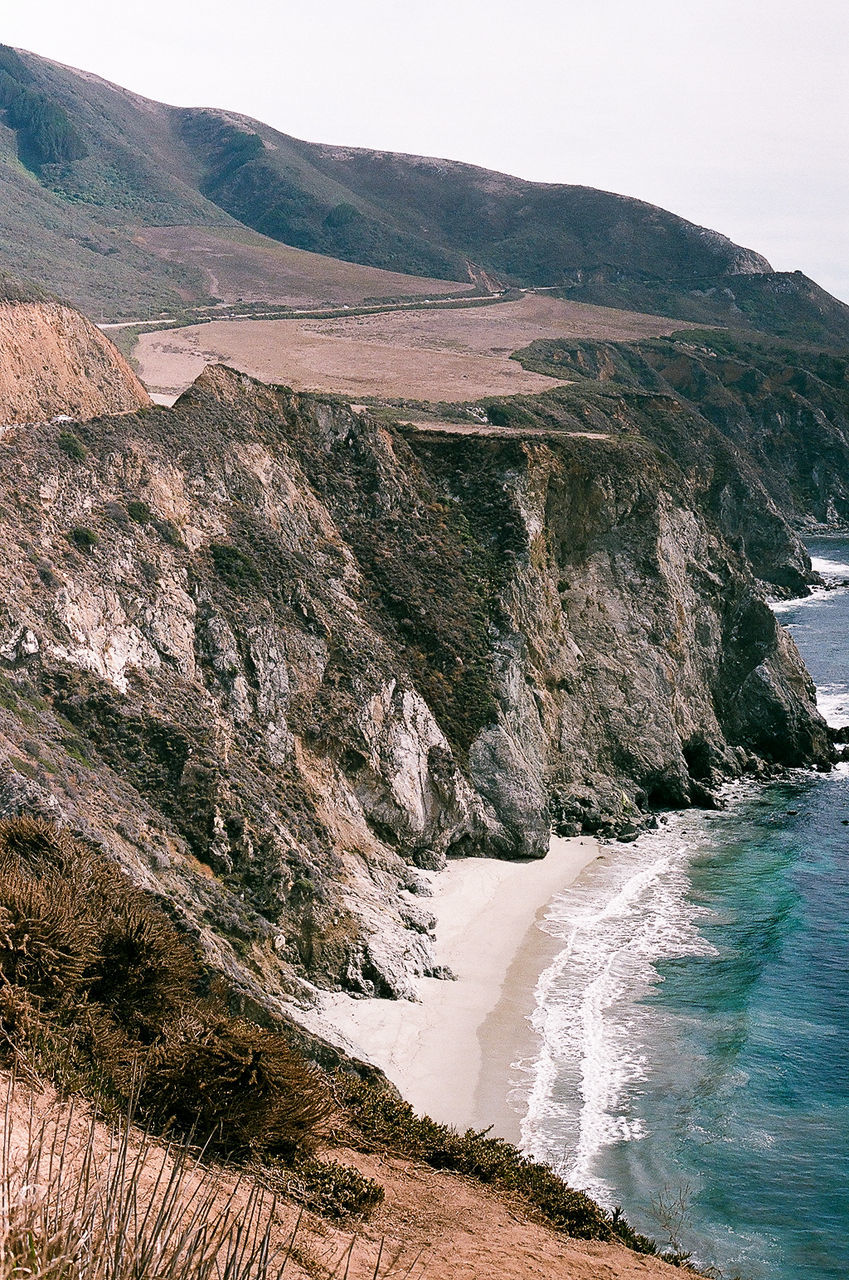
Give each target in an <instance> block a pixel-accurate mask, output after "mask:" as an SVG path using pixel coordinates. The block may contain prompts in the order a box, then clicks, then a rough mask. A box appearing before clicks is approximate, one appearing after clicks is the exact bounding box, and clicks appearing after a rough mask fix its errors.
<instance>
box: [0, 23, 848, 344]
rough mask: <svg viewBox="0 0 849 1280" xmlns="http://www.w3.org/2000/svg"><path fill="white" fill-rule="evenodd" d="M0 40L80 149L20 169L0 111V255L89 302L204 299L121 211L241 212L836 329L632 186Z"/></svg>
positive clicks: (559, 278) (841, 314)
mask: <svg viewBox="0 0 849 1280" xmlns="http://www.w3.org/2000/svg"><path fill="white" fill-rule="evenodd" d="M0 54H2V55H3V57H4V58H5V59H6V64H7V66H6V72H5V73H6V74H7V75H9V74H11V75H12V77H13V79H14V76H15V74H18V75H20V76H22V77H23V78H24V79H25V80H27V83H28V84H30V85H31V92H32V93H35V94H37V95H39V96H40V97H41V98H43V99H44V100H45V101H46V102H47V103H48V104H49V107H50V110H51V112H54V113H56V112H58V113H59V114H60V115H61V114H62V113H64V117H65V118H66V120H67V130H70V131H72V133H73V137H74V138H78V139H79V147H78V148H77V150H79V151H80V153H81V152H82V150H85V152H86V154H85V155H84V156H83V155H82V154H80V155H79V157H78V158H76V159H73V158H69V159H68V160H67V162H66V163H61V164H60V163H54V164H49V163H48V164H41V165H37V166H35V169H33V168H27V165H26V164H25V163H22V159H23V160H25V159H26V158H27V155H28V153H27V151H26V147H24V149H23V151H22V150H21V138H20V129H19V128H18V129H16V127H14V123H13V121H10V119H9V112H8V108H7V109H6V111H5V112H4V113H3V120H4V122H3V123H0V172H2V174H3V179H4V184H3V185H4V187H5V188H6V199H5V200H4V199H2V198H0V233H3V235H2V241H3V245H4V249H3V257H2V259H0V267H2V268H3V269H5V270H7V271H9V272H10V273H11V274H14V275H17V276H19V277H23V278H26V279H30V280H33V281H34V282H35V283H37V284H43V285H47V286H48V287H49V288H50V289H51V290H52V291H54V292H59V293H61V294H63V295H65V296H68V298H69V299H70V301H72V302H74V303H75V304H76V305H79V306H83V308H84V309H87V310H88V311H89V312H90V313H91V312H93V311H94V310H96V309H104V310H106V309H108V311H109V313H110V315H120V316H135V315H137V314H139V312H140V309H141V308H143V307H145V306H146V307H148V308H156V309H161V308H162V306H167V307H170V308H172V309H173V308H175V307H178V306H184V307H185V306H187V305H188V306H197V305H204V304H206V305H208V304H210V303H212V302H214V301H215V297H214V293H213V289H214V286H213V285H212V284H211V282H210V280H209V278H208V274H207V273H205V272H204V270H203V265H204V259H203V257H202V256H198V255H195V257H193V258H188V259H187V260H186V261H185V262H179V261H176V260H174V259H173V258H169V257H167V256H164V255H158V254H157V253H156V252H154V250H153V249H152V248H151V247H150V246H149V245H145V244H144V243H143V242H142V240H141V239H140V237H139V236H138V235H137V234H136V231H137V230H141V229H143V228H145V227H154V226H158V227H168V226H172V227H176V226H189V225H196V226H207V227H216V228H221V229H226V228H231V229H232V230H233V232H234V234H236V233H237V232H238V230H239V229H241V228H243V227H249V228H252V229H253V230H254V231H258V232H259V233H260V234H262V235H264V236H266V237H267V238H268V242H269V244H273V243H283V244H286V245H291V246H293V247H295V248H300V249H307V250H310V251H313V252H318V253H320V254H322V255H324V256H327V257H331V258H335V259H340V260H342V261H347V262H353V263H360V264H363V265H364V266H371V267H375V268H380V269H384V270H390V271H393V272H402V273H404V274H407V275H410V274H413V275H418V276H421V277H427V278H432V279H433V282H434V288H436V287H437V282H438V281H439V280H442V281H454V282H456V281H464V282H468V281H469V280H470V279H472V280H477V281H478V283H484V284H485V283H486V282H487V281H489V282H490V285H491V287H495V286H497V285H498V283H499V282H500V283H506V284H518V285H521V286H524V287H540V286H545V287H552V286H554V287H557V288H560V289H562V290H563V291H564V295H565V296H568V297H572V298H575V299H576V300H579V301H589V302H596V303H600V304H601V305H607V306H618V307H623V306H624V307H626V308H627V309H632V310H642V311H650V312H653V313H655V314H662V315H671V316H675V317H680V318H681V319H686V320H695V321H697V322H704V323H719V324H724V325H730V326H731V327H736V328H741V329H748V330H755V331H763V332H768V333H781V334H783V335H784V336H793V337H795V338H802V339H806V340H810V341H814V342H818V343H821V344H824V345H831V346H838V347H840V346H845V345H847V344H849V307H847V306H846V305H845V304H843V303H841V302H840V301H839V300H837V299H834V298H831V296H830V295H828V294H827V293H826V292H825V291H824V290H822V289H820V287H819V286H817V285H816V284H815V283H814V282H812V281H810V280H808V279H807V278H806V277H804V276H802V275H801V274H799V275H796V274H795V273H775V272H772V271H771V269H770V268H769V263H768V262H767V261H766V259H765V258H763V257H761V255H759V254H757V253H756V251H755V250H753V249H748V248H744V247H742V246H739V245H735V244H734V242H733V241H731V240H730V239H728V237H725V236H723V235H722V234H721V233H720V232H716V231H713V230H711V229H709V228H704V227H699V226H698V225H697V224H695V223H692V222H689V221H688V220H687V219H685V218H682V217H680V216H679V215H677V214H673V213H670V212H669V211H667V210H664V209H660V208H658V207H656V206H654V205H651V204H648V203H647V202H645V201H640V200H636V199H634V198H632V197H629V196H626V195H619V194H616V193H610V192H603V191H598V190H595V189H594V188H589V187H582V186H576V185H570V184H559V183H533V182H529V181H528V180H526V179H522V178H518V177H514V176H512V175H508V174H499V173H497V172H496V171H494V170H488V169H483V168H481V167H479V166H474V165H468V164H464V163H463V162H461V161H456V160H444V159H440V158H437V157H419V156H411V155H406V154H403V153H393V152H386V151H369V150H367V149H364V148H356V147H348V146H342V145H338V144H334V145H331V144H321V143H311V142H307V141H304V140H300V139H297V138H293V137H290V136H289V135H287V134H284V133H282V132H280V131H278V130H275V129H273V128H272V127H271V126H269V125H267V124H263V123H262V122H258V121H254V120H251V119H250V117H248V116H246V115H243V114H241V113H237V112H232V111H224V110H221V109H218V108H182V107H172V106H168V105H166V104H162V103H157V102H155V101H154V100H152V99H148V98H145V97H144V96H143V95H140V94H136V93H134V92H132V91H130V90H126V89H123V88H121V87H120V86H116V85H113V84H112V83H111V82H109V81H107V80H104V79H102V78H101V77H99V76H94V75H93V74H91V73H88V72H80V71H78V70H77V69H75V68H69V67H67V66H65V65H64V64H61V63H57V62H50V61H48V60H45V59H42V58H39V57H38V56H37V55H35V54H32V53H29V52H27V51H20V52H16V51H14V50H5V53H4V52H3V48H0ZM15 59H17V63H16V62H15ZM18 64H19V66H20V67H21V68H22V69H23V70H22V71H19V72H16V71H15V67H16V65H18ZM10 68H11V70H10ZM63 128H64V126H63ZM67 130H66V131H67ZM36 169H37V172H36V171H35V170H36ZM21 209H25V210H26V222H27V225H28V227H29V229H30V235H29V236H28V237H27V238H26V239H27V243H24V242H23V238H22V236H21V226H20V217H21ZM779 295H780V296H779Z"/></svg>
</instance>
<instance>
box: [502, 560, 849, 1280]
mask: <svg viewBox="0 0 849 1280" xmlns="http://www.w3.org/2000/svg"><path fill="white" fill-rule="evenodd" d="M809 550H810V552H811V555H812V557H814V561H815V567H817V568H818V569H819V570H820V572H821V573H823V574H826V575H828V576H829V577H830V578H831V579H832V580H838V579H842V578H846V579H849V538H822V539H816V540H814V541H812V543H811V544H810V546H809ZM776 613H777V614H778V616H779V618H780V621H781V622H782V623H783V625H784V626H786V627H788V628H789V629H790V631H791V633H792V635H793V636H794V638H795V640H796V643H797V644H798V646H799V648H800V650H801V652H802V654H803V656H804V658H805V661H806V663H807V665H808V669H809V670H810V672H811V674H812V676H813V678H814V680H815V682H816V685H817V689H818V700H819V704H820V708H821V710H822V711H823V714H825V715H826V717H827V718H828V719H829V720H830V721H831V722H832V723H835V724H841V723H849V589H846V588H836V589H834V590H829V591H824V590H819V591H816V592H815V593H814V595H813V596H811V597H810V598H808V599H806V600H804V601H797V602H784V603H782V604H781V605H779V606H777V607H776ZM724 795H725V800H726V807H725V808H724V809H722V810H720V811H717V812H708V813H704V812H692V811H691V812H687V813H683V814H674V815H670V816H669V817H668V819H667V820H666V821H665V822H664V823H663V824H662V826H661V828H660V829H659V830H658V831H657V832H654V833H651V834H648V835H645V836H642V837H640V839H639V840H637V841H636V842H634V843H633V844H631V845H620V844H617V845H612V846H607V847H606V848H605V850H604V857H603V858H602V859H600V860H598V861H596V862H595V863H594V864H593V865H592V866H591V867H590V868H589V869H588V870H587V871H586V872H585V873H584V875H582V876H581V878H580V879H579V881H578V882H576V884H575V885H573V886H572V887H570V888H569V889H568V890H566V891H565V892H564V893H563V894H562V895H561V896H560V897H559V898H558V899H556V900H555V902H554V903H553V904H552V906H551V908H550V909H549V912H548V915H547V919H546V922H545V926H544V927H545V929H546V931H547V932H549V933H551V934H552V935H553V936H554V937H556V938H557V939H562V941H563V949H562V951H561V952H560V954H559V955H558V957H557V959H556V960H555V961H554V963H552V964H551V965H550V966H549V968H548V969H547V970H546V971H545V973H543V974H542V976H541V978H540V980H539V983H538V986H537V990H536V1010H535V1013H534V1015H533V1024H534V1027H535V1030H536V1032H537V1033H538V1037H539V1041H540V1045H541V1048H540V1051H539V1053H538V1055H537V1056H536V1057H534V1058H533V1059H532V1060H528V1061H525V1062H522V1063H518V1064H516V1067H515V1070H514V1084H515V1090H514V1094H513V1103H514V1105H516V1106H517V1107H518V1108H519V1109H521V1110H524V1111H525V1112H526V1114H525V1117H524V1120H523V1123H522V1140H523V1146H524V1148H525V1150H527V1151H528V1152H529V1153H530V1154H532V1155H534V1156H535V1157H537V1158H539V1159H545V1160H548V1161H549V1162H550V1163H552V1164H554V1165H555V1166H556V1167H558V1168H559V1169H560V1170H561V1171H562V1172H563V1173H564V1174H565V1176H566V1177H567V1178H568V1180H569V1181H570V1182H571V1183H572V1184H573V1185H576V1186H580V1187H584V1188H586V1189H587V1190H589V1191H590V1192H591V1193H593V1194H594V1195H595V1196H596V1197H597V1198H599V1199H600V1200H601V1201H602V1202H603V1203H605V1204H606V1205H608V1206H609V1207H610V1208H613V1207H614V1206H615V1205H621V1206H622V1207H623V1210H624V1212H625V1215H626V1217H627V1218H628V1219H629V1221H630V1222H631V1223H632V1225H633V1226H635V1227H637V1228H638V1229H639V1230H642V1231H644V1232H646V1233H647V1234H650V1235H652V1236H654V1237H655V1239H657V1241H658V1243H659V1244H668V1243H669V1241H670V1240H672V1241H674V1242H675V1243H676V1245H677V1246H678V1247H680V1248H683V1249H687V1250H691V1251H692V1253H693V1258H694V1261H697V1262H699V1263H701V1264H703V1265H705V1266H707V1265H710V1266H713V1267H715V1268H716V1269H717V1274H719V1275H721V1276H722V1277H726V1278H730V1277H736V1276H740V1277H743V1278H744V1280H847V1277H849V766H847V765H839V766H838V767H837V768H836V769H835V770H834V771H833V772H832V773H829V774H819V773H815V772H807V771H798V772H795V773H793V774H792V776H790V777H789V778H788V779H786V780H782V781H780V782H775V783H769V784H766V785H764V784H760V785H758V784H753V783H743V784H735V785H732V786H730V787H728V788H727V789H726V791H725V793H724Z"/></svg>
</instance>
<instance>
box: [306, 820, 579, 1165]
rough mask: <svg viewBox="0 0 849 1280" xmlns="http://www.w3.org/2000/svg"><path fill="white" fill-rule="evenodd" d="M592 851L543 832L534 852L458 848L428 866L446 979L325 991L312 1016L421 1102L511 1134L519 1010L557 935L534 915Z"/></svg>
mask: <svg viewBox="0 0 849 1280" xmlns="http://www.w3.org/2000/svg"><path fill="white" fill-rule="evenodd" d="M600 856H601V850H600V848H599V844H598V841H597V840H595V839H594V838H593V837H591V836H576V837H573V838H571V839H568V840H566V839H561V838H559V837H557V836H553V837H552V839H551V843H550V845H549V853H548V855H547V856H546V857H545V858H541V859H540V860H539V861H537V862H505V861H502V860H500V859H495V858H465V859H462V860H461V861H458V862H455V863H449V865H448V867H446V869H445V870H444V871H442V872H440V873H438V874H435V875H434V876H433V880H432V884H433V889H434V896H433V898H432V899H429V900H428V906H429V907H430V908H431V910H432V911H433V914H434V915H435V917H436V941H435V946H434V951H435V954H436V961H437V963H438V964H444V965H447V966H448V967H449V968H450V969H451V970H452V971H453V972H454V974H455V975H456V980H455V981H453V982H452V981H450V980H449V981H445V980H442V979H437V978H420V979H419V980H418V983H417V987H418V993H419V1001H418V1002H417V1003H413V1002H411V1001H408V1000H380V999H359V1000H358V999H355V998H353V997H351V996H348V995H345V994H343V993H332V994H329V995H327V996H325V997H324V1001H323V1004H322V1021H323V1022H325V1023H326V1024H329V1026H330V1027H331V1028H332V1029H333V1030H334V1031H335V1032H337V1033H338V1034H339V1035H341V1036H343V1037H344V1038H345V1039H346V1040H347V1041H349V1042H350V1044H351V1045H352V1046H353V1047H354V1049H355V1051H356V1052H357V1053H358V1054H359V1055H360V1056H361V1057H363V1058H365V1059H367V1060H368V1061H370V1062H372V1063H374V1064H375V1065H376V1066H378V1067H380V1068H381V1070H382V1071H384V1072H385V1074H386V1076H387V1077H388V1078H389V1079H390V1080H391V1081H392V1083H393V1084H395V1085H396V1086H397V1087H398V1089H399V1090H400V1092H401V1094H402V1096H403V1097H404V1098H405V1100H406V1101H407V1102H409V1103H411V1105H412V1106H413V1107H415V1109H416V1110H417V1111H419V1112H424V1113H425V1114H427V1115H430V1116H431V1117H432V1118H433V1119H434V1120H437V1121H440V1122H442V1123H444V1124H452V1125H455V1126H456V1127H457V1128H459V1129H467V1128H478V1129H484V1128H488V1127H490V1126H491V1127H492V1131H493V1133H494V1134H495V1135H496V1136H498V1137H503V1138H507V1139H508V1140H509V1141H511V1142H513V1143H518V1141H519V1136H520V1129H519V1126H520V1122H521V1116H520V1114H519V1113H518V1112H517V1111H515V1110H514V1109H513V1107H512V1106H511V1105H510V1101H509V1094H510V1093H511V1091H512V1090H511V1066H512V1064H513V1063H514V1062H516V1061H517V1060H522V1059H526V1058H528V1057H531V1056H533V1054H534V1052H535V1049H536V1041H535V1036H534V1032H533V1030H532V1028H531V1026H530V1023H529V1020H528V1019H529V1015H530V1014H531V1013H532V1012H533V1009H534V991H535V988H536V984H537V981H538V979H539V975H540V974H541V973H542V971H543V970H544V969H545V968H546V966H547V964H549V963H550V962H551V961H552V960H553V959H554V957H555V956H556V954H557V953H558V951H559V950H560V948H561V946H562V943H561V942H560V940H559V939H556V938H553V937H551V936H549V935H548V934H546V933H545V932H544V931H543V930H542V929H541V928H540V927H539V922H540V920H541V919H543V918H544V916H545V913H546V910H547V908H548V906H549V904H550V903H551V901H552V899H553V898H554V897H556V895H557V894H558V893H559V892H561V891H562V890H563V889H565V888H567V887H568V886H569V885H570V884H572V883H574V881H575V880H577V878H578V876H579V875H580V874H581V872H582V871H583V870H584V868H585V867H587V866H588V865H589V864H590V863H591V862H593V861H594V860H595V859H596V858H598V857H600Z"/></svg>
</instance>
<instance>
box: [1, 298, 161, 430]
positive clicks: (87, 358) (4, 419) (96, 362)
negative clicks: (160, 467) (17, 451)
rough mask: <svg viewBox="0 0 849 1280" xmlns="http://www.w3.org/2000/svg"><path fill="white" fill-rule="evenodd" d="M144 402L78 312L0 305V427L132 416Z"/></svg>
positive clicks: (132, 378)
mask: <svg viewBox="0 0 849 1280" xmlns="http://www.w3.org/2000/svg"><path fill="white" fill-rule="evenodd" d="M149 403H150V400H149V398H148V395H147V392H146V391H145V389H144V387H143V386H142V385H141V383H140V382H139V380H138V378H137V377H136V375H135V374H134V373H133V371H132V369H131V368H130V366H129V365H128V364H127V361H126V360H125V359H124V357H123V356H122V355H121V354H120V352H119V351H117V350H116V348H115V347H114V346H113V345H112V343H111V342H110V341H109V339H108V338H107V337H105V336H104V335H103V334H102V333H101V332H100V330H99V329H98V328H97V327H96V326H95V325H93V324H92V323H91V321H90V320H87V319H86V318H85V316H82V315H80V313H79V312H78V311H74V310H73V309H72V308H71V307H67V306H64V305H63V304H62V303H59V302H21V303H0V425H8V424H10V423H21V422H41V421H44V420H45V419H48V418H54V417H57V416H58V415H59V414H67V415H68V416H69V417H71V418H81V419H87V418H95V417H97V416H98V415H99V414H102V413H132V412H133V411H134V410H136V409H140V408H141V407H142V406H143V405H146V404H149Z"/></svg>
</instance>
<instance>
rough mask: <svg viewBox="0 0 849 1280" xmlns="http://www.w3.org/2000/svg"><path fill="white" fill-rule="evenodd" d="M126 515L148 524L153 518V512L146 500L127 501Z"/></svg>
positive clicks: (140, 522) (139, 522)
mask: <svg viewBox="0 0 849 1280" xmlns="http://www.w3.org/2000/svg"><path fill="white" fill-rule="evenodd" d="M127 515H128V516H129V517H130V519H131V520H135V521H137V522H138V524H149V523H150V521H151V520H152V519H153V512H152V511H151V509H150V507H149V506H148V505H147V503H146V502H137V501H133V502H128V503H127Z"/></svg>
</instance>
